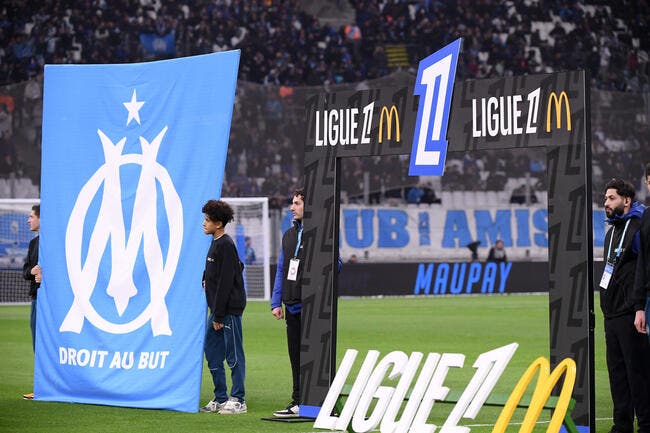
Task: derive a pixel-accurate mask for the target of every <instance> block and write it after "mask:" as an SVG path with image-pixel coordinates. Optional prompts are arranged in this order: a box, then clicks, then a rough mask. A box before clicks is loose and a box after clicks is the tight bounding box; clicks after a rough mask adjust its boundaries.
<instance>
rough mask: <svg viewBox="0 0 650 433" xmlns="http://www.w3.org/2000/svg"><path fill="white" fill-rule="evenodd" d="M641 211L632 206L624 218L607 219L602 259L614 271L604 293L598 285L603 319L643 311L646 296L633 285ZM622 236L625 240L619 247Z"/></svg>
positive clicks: (638, 206) (637, 205) (636, 203)
mask: <svg viewBox="0 0 650 433" xmlns="http://www.w3.org/2000/svg"><path fill="white" fill-rule="evenodd" d="M644 210H645V206H643V205H641V204H639V203H638V202H634V203H632V207H631V208H630V210H629V212H627V213H626V214H625V215H621V216H618V215H615V216H614V217H612V218H608V219H607V222H608V223H609V224H610V225H611V227H610V228H609V230H608V231H607V234H606V235H605V245H604V253H603V257H604V260H605V261H606V262H610V263H613V264H614V268H613V272H612V276H611V279H610V281H609V285H608V286H607V289H603V288H602V287H600V284H599V289H600V308H601V309H602V310H603V315H604V317H605V318H606V319H611V318H614V317H619V316H623V315H626V314H634V313H635V312H636V311H638V310H643V309H644V308H645V292H643V291H641V290H637V289H635V285H634V277H635V272H636V260H637V254H638V252H639V245H640V235H639V227H640V226H641V216H642V215H643V211H644ZM628 221H629V224H628ZM626 225H627V230H626V229H625V226H626ZM624 233H625V238H624V239H623V241H622V243H621V238H622V236H623V234H624ZM619 244H620V245H621V251H620V252H617V249H618V246H619ZM610 245H611V248H610ZM608 254H609V255H608Z"/></svg>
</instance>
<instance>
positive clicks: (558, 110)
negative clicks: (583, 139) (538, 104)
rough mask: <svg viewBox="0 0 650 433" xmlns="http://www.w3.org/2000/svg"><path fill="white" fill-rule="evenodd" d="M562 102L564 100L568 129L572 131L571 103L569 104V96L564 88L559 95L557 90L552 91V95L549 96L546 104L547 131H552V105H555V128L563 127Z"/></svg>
mask: <svg viewBox="0 0 650 433" xmlns="http://www.w3.org/2000/svg"><path fill="white" fill-rule="evenodd" d="M562 102H564V108H565V111H566V130H567V131H571V105H570V104H569V97H568V96H567V94H566V92H565V91H564V90H563V91H562V92H560V96H559V97H558V96H557V93H555V92H551V94H550V96H549V97H548V103H547V105H546V132H551V108H552V107H555V128H556V129H561V128H562Z"/></svg>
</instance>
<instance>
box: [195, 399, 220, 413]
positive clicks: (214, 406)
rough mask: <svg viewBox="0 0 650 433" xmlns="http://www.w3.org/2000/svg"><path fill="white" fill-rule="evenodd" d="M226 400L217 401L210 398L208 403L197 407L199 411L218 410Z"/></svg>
mask: <svg viewBox="0 0 650 433" xmlns="http://www.w3.org/2000/svg"><path fill="white" fill-rule="evenodd" d="M226 403H227V402H225V401H224V402H223V403H217V402H216V400H210V401H209V402H208V404H206V405H205V406H203V407H202V408H201V409H199V412H219V411H220V410H221V408H223V407H224V406H225V405H226Z"/></svg>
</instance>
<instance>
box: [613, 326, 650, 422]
mask: <svg viewBox="0 0 650 433" xmlns="http://www.w3.org/2000/svg"><path fill="white" fill-rule="evenodd" d="M605 345H606V346H607V350H606V356H607V371H608V373H609V386H610V389H611V392H612V402H613V404H614V414H613V415H614V430H616V431H617V432H620V433H632V432H633V431H634V414H635V413H636V417H637V421H638V424H639V432H640V433H650V344H649V343H648V337H647V336H646V335H645V334H639V333H638V332H637V330H636V328H635V327H634V314H626V315H625V316H620V317H615V318H613V319H605Z"/></svg>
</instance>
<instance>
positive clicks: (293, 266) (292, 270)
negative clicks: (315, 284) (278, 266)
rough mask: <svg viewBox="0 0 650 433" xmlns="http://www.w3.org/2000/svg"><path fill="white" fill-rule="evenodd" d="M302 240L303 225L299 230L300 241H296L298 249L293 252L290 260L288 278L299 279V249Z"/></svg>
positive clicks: (291, 279) (290, 279)
mask: <svg viewBox="0 0 650 433" xmlns="http://www.w3.org/2000/svg"><path fill="white" fill-rule="evenodd" d="M301 242H302V227H300V230H298V242H296V250H295V251H294V252H293V258H292V259H291V260H289V271H288V272H287V280H289V281H296V280H297V279H298V266H299V265H300V259H299V258H298V251H299V250H300V243H301Z"/></svg>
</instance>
